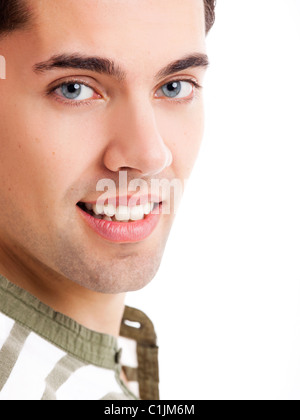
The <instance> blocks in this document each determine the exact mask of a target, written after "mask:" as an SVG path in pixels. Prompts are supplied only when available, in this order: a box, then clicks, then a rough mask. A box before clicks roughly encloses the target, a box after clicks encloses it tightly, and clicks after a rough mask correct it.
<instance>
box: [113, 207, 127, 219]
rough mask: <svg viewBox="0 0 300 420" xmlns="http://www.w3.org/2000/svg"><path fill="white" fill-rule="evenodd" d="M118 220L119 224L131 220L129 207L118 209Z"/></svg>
mask: <svg viewBox="0 0 300 420" xmlns="http://www.w3.org/2000/svg"><path fill="white" fill-rule="evenodd" d="M115 217H116V220H118V221H119V222H128V220H129V219H130V209H129V207H127V206H119V207H117V209H116V214H115Z"/></svg>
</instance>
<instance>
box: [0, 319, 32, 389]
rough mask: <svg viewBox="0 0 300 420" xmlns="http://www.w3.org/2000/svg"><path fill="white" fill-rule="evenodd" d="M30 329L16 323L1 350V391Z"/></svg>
mask: <svg viewBox="0 0 300 420" xmlns="http://www.w3.org/2000/svg"><path fill="white" fill-rule="evenodd" d="M29 334H30V331H28V330H27V329H25V328H24V327H21V325H19V324H17V323H15V325H14V326H13V328H12V330H11V332H10V335H9V337H8V339H7V340H6V342H5V343H4V345H3V347H2V349H1V351H0V372H1V376H0V392H1V391H2V389H3V388H4V385H5V384H6V382H7V380H8V378H9V377H10V375H11V373H12V371H13V368H14V367H15V364H16V363H17V360H18V358H19V356H20V353H21V351H22V349H23V347H24V344H25V341H26V340H27V337H28V336H29Z"/></svg>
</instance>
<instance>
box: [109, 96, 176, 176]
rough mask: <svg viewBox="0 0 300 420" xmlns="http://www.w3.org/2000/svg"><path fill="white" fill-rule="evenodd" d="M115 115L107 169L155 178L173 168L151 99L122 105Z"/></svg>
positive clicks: (113, 113)
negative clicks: (166, 169)
mask: <svg viewBox="0 0 300 420" xmlns="http://www.w3.org/2000/svg"><path fill="white" fill-rule="evenodd" d="M112 115H113V120H114V121H113V127H114V129H113V137H112V138H111V142H110V145H109V146H108V149H107V151H106V166H107V167H108V168H109V169H110V170H114V171H119V170H120V169H123V168H130V169H133V170H137V171H139V172H141V173H142V174H143V175H154V174H157V173H159V172H161V171H163V170H164V169H165V168H166V167H167V166H169V165H170V164H171V161H172V158H171V152H170V150H169V149H168V147H167V146H166V144H165V142H164V139H163V138H162V135H161V133H160V131H159V127H158V125H157V120H156V116H155V110H154V107H153V105H152V103H151V101H150V99H149V98H147V100H145V97H137V95H135V97H133V96H132V97H131V98H130V99H128V97H127V100H124V101H120V103H119V104H118V106H116V107H115V109H114V112H112Z"/></svg>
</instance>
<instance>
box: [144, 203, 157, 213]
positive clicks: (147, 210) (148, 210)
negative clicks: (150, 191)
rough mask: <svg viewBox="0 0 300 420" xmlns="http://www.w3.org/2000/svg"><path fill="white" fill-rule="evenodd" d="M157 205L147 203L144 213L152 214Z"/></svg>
mask: <svg viewBox="0 0 300 420" xmlns="http://www.w3.org/2000/svg"><path fill="white" fill-rule="evenodd" d="M154 206H155V204H154V203H147V204H145V205H144V213H145V214H150V213H151V212H152V211H153V209H154Z"/></svg>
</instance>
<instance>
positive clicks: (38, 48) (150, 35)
mask: <svg viewBox="0 0 300 420" xmlns="http://www.w3.org/2000/svg"><path fill="white" fill-rule="evenodd" d="M31 4H32V6H33V9H34V11H35V15H36V19H35V25H34V27H33V29H32V34H31V35H32V38H33V43H34V45H35V53H36V59H37V60H41V61H42V60H44V59H45V58H47V56H46V54H47V55H50V56H51V55H55V54H60V53H65V52H70V53H72V52H73V53H75V52H76V53H77V52H81V53H84V54H87V55H89V54H90V55H95V54H97V55H101V56H106V57H110V58H111V59H113V60H116V61H118V62H119V63H122V64H123V65H124V68H127V69H128V70H129V69H130V68H136V67H137V66H138V67H139V70H147V68H155V67H156V63H157V66H158V67H159V66H161V65H163V64H164V63H166V62H169V61H170V60H176V59H178V57H182V56H184V55H185V54H187V53H189V52H197V51H198V52H201V53H203V52H204V51H205V18H204V5H203V0H76V1H74V0H51V2H50V1H48V0H31Z"/></svg>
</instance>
